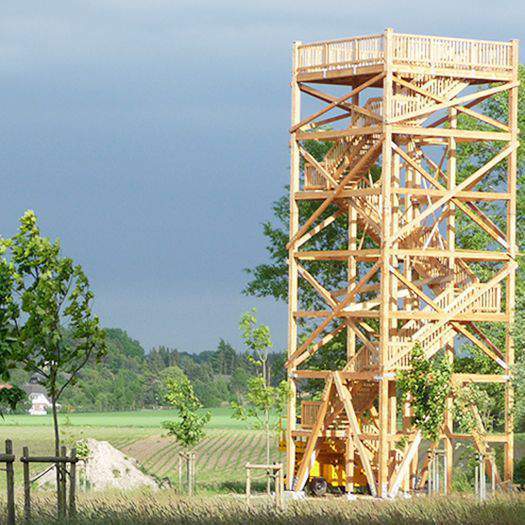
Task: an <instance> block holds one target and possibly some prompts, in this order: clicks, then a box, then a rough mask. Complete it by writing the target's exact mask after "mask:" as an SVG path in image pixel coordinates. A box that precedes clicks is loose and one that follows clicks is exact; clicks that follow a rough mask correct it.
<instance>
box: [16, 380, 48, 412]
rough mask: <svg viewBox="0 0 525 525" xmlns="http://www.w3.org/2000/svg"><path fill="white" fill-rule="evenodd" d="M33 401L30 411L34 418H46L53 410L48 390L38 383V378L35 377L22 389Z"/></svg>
mask: <svg viewBox="0 0 525 525" xmlns="http://www.w3.org/2000/svg"><path fill="white" fill-rule="evenodd" d="M22 388H23V389H24V390H25V392H26V393H27V397H28V398H29V400H30V401H31V408H30V409H29V410H28V412H29V414H30V415H32V416H45V415H46V414H47V411H48V409H50V408H51V401H50V400H49V398H48V397H47V392H46V389H45V388H44V387H43V386H42V385H41V384H40V383H39V382H38V377H36V376H33V377H32V378H31V379H30V380H29V383H26V384H25V385H24V386H23V387H22Z"/></svg>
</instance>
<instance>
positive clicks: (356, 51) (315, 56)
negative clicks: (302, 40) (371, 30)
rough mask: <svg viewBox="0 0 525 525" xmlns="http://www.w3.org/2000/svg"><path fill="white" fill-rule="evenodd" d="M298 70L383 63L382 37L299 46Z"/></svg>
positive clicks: (373, 36)
mask: <svg viewBox="0 0 525 525" xmlns="http://www.w3.org/2000/svg"><path fill="white" fill-rule="evenodd" d="M298 54H299V57H298V58H299V64H298V69H299V70H303V71H319V70H323V69H327V70H334V69H345V68H348V67H351V66H355V65H359V66H366V65H375V64H381V63H382V62H383V35H372V36H359V37H355V38H344V39H341V40H329V41H326V42H316V43H313V44H304V45H301V46H299V49H298Z"/></svg>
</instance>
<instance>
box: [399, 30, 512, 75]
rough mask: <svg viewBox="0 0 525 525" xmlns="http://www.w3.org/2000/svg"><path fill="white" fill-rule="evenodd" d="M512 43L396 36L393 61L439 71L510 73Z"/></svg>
mask: <svg viewBox="0 0 525 525" xmlns="http://www.w3.org/2000/svg"><path fill="white" fill-rule="evenodd" d="M511 49H512V44H511V43H510V42H493V41H487V40H470V39H466V38H447V37H438V36H423V35H407V34H397V33H394V45H393V55H394V56H393V60H394V62H397V63H406V64H411V65H422V66H430V67H437V68H454V69H477V70H510V69H512V56H511V53H512V51H511Z"/></svg>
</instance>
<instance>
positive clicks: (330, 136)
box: [295, 126, 383, 140]
mask: <svg viewBox="0 0 525 525" xmlns="http://www.w3.org/2000/svg"><path fill="white" fill-rule="evenodd" d="M382 133H383V127H382V126H366V127H359V128H347V129H342V130H334V131H310V132H308V131H307V132H303V131H298V132H296V134H295V136H296V138H297V140H337V139H343V138H346V137H359V136H364V135H380V134H382Z"/></svg>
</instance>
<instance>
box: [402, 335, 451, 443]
mask: <svg viewBox="0 0 525 525" xmlns="http://www.w3.org/2000/svg"><path fill="white" fill-rule="evenodd" d="M451 377H452V365H451V363H450V361H449V360H448V359H447V357H446V356H441V357H440V358H437V357H435V358H434V359H427V358H426V357H425V354H424V352H423V350H422V349H421V346H420V345H419V344H417V343H416V345H415V346H414V349H413V350H412V354H411V356H410V368H409V369H408V370H401V371H400V372H398V382H397V385H398V387H399V388H400V390H401V392H402V394H403V399H404V400H406V398H407V396H408V394H410V403H411V406H412V409H413V411H414V415H413V418H412V421H413V423H414V425H415V426H416V428H419V429H420V430H421V432H422V434H423V436H424V437H425V438H427V439H430V440H432V441H436V440H438V439H439V436H440V435H441V429H442V426H443V421H444V417H445V408H446V400H447V397H448V396H449V395H450V393H451V388H450V380H451Z"/></svg>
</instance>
